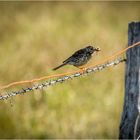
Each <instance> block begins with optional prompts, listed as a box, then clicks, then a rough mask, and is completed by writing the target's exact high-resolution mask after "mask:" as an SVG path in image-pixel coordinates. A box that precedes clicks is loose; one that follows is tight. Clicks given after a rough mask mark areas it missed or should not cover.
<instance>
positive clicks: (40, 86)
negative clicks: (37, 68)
mask: <svg viewBox="0 0 140 140" xmlns="http://www.w3.org/2000/svg"><path fill="white" fill-rule="evenodd" d="M125 61H126V59H125V58H122V57H120V58H117V59H115V60H114V61H111V62H106V63H104V64H101V65H97V66H96V67H91V68H88V69H86V70H84V71H83V72H76V73H73V74H68V75H65V76H61V77H58V78H57V79H52V80H50V81H45V82H44V83H41V84H36V85H33V86H32V87H27V88H22V89H21V90H19V91H11V92H9V93H5V94H4V95H1V96H0V100H6V99H8V98H10V97H13V96H16V95H18V94H19V95H22V94H24V93H27V92H30V91H34V90H39V89H43V88H47V87H49V86H53V85H55V84H58V83H63V82H65V81H67V80H69V79H73V78H77V77H80V76H86V75H88V74H90V73H94V72H97V71H101V70H103V69H105V68H107V67H111V66H115V65H118V64H119V63H122V62H125Z"/></svg>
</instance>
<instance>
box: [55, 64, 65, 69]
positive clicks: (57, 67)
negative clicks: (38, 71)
mask: <svg viewBox="0 0 140 140" xmlns="http://www.w3.org/2000/svg"><path fill="white" fill-rule="evenodd" d="M66 64H67V63H63V64H61V65H59V66H58V67H55V68H53V70H57V69H59V68H61V67H63V66H65V65H66Z"/></svg>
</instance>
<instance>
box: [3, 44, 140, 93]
mask: <svg viewBox="0 0 140 140" xmlns="http://www.w3.org/2000/svg"><path fill="white" fill-rule="evenodd" d="M138 45H140V41H138V42H136V43H134V44H133V45H131V46H128V47H126V48H124V49H122V50H120V51H119V52H117V53H115V54H113V55H112V56H110V57H107V58H106V59H104V60H103V61H100V62H97V63H95V64H93V65H89V66H87V68H91V67H95V66H97V65H100V64H103V63H105V62H107V61H111V60H113V59H115V58H116V57H119V56H120V55H121V54H123V53H125V52H126V51H127V50H128V49H130V48H133V47H135V46H138ZM76 72H81V70H76V71H72V72H67V73H60V74H56V75H50V76H43V77H40V78H35V79H32V80H25V81H18V82H12V83H10V84H7V85H4V86H0V90H2V89H6V88H9V87H11V86H14V85H19V84H25V83H33V82H38V81H41V80H45V79H50V78H55V77H60V76H65V75H68V74H74V73H76Z"/></svg>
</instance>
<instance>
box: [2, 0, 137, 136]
mask: <svg viewBox="0 0 140 140" xmlns="http://www.w3.org/2000/svg"><path fill="white" fill-rule="evenodd" d="M139 13H140V3H139V2H0V85H4V84H7V83H10V82H13V81H20V80H27V79H33V78H37V77H41V76H45V75H52V74H56V73H63V72H67V71H73V70H77V68H74V67H72V66H65V67H63V68H62V69H60V70H58V71H55V72H54V71H52V68H53V67H55V66H57V65H59V64H61V62H62V61H63V60H64V59H66V58H67V57H68V56H69V55H71V54H72V53H73V52H74V51H76V50H78V49H80V48H83V47H84V46H86V45H94V46H96V47H100V48H101V49H102V52H101V53H99V54H98V55H96V57H94V58H93V59H92V60H91V61H90V63H91V64H94V63H95V62H97V61H100V60H103V59H104V58H106V57H107V56H111V55H112V54H113V53H115V52H117V51H119V50H121V49H123V48H124V47H126V44H127V28H128V23H129V22H132V21H138V20H140V14H139ZM124 68H125V67H124V64H120V65H118V66H115V67H112V68H108V69H106V70H103V71H101V72H99V73H96V74H91V75H90V76H86V77H81V78H77V79H74V80H70V81H68V82H65V83H63V84H58V85H55V86H53V87H49V88H48V89H44V90H40V91H34V92H30V93H27V94H24V95H21V96H17V97H13V98H11V99H10V100H7V101H0V138H117V137H118V130H119V123H120V119H121V111H122V106H123V96H124ZM26 86H31V85H22V86H15V87H12V88H9V89H6V90H5V91H11V90H19V89H21V88H22V87H26ZM3 92H4V91H1V94H2V93H3Z"/></svg>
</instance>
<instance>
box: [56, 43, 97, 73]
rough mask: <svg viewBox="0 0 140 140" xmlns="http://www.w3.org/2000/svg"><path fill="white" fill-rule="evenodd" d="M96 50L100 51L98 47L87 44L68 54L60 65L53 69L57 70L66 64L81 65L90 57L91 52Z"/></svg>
mask: <svg viewBox="0 0 140 140" xmlns="http://www.w3.org/2000/svg"><path fill="white" fill-rule="evenodd" d="M98 51H100V48H95V47H93V46H87V47H85V48H83V49H80V50H78V51H76V52H75V53H74V54H72V56H70V57H69V58H68V59H66V60H65V61H63V63H62V64H61V65H60V66H58V67H56V68H54V69H53V70H57V69H59V68H61V67H63V66H64V65H67V64H69V65H73V66H75V67H79V66H82V65H84V64H86V63H87V62H88V61H89V60H90V59H91V57H92V54H94V53H95V52H98Z"/></svg>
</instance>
